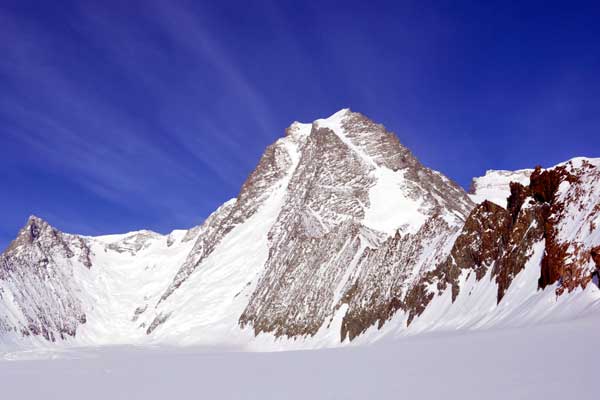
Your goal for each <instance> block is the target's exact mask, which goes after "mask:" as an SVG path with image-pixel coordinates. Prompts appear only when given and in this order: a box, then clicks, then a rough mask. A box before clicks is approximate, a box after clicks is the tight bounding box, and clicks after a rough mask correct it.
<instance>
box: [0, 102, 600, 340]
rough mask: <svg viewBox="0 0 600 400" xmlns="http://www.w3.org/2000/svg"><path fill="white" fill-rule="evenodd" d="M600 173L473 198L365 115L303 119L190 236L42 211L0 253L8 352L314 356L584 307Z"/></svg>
mask: <svg viewBox="0 0 600 400" xmlns="http://www.w3.org/2000/svg"><path fill="white" fill-rule="evenodd" d="M599 165H600V162H598V160H595V159H574V160H571V161H569V162H567V163H564V164H561V165H559V166H556V167H554V168H550V169H547V170H543V169H541V168H537V169H535V170H523V171H517V172H515V173H511V172H508V171H495V172H489V173H488V175H486V177H484V178H477V179H476V180H475V183H474V185H473V190H472V192H473V193H471V194H470V195H468V194H467V193H466V192H465V191H464V190H463V189H462V188H460V187H459V186H458V185H456V184H455V183H453V182H452V181H451V180H449V179H448V178H446V177H445V176H444V175H442V174H441V173H439V172H437V171H433V170H431V169H429V168H427V167H425V166H423V165H422V164H421V163H420V162H419V161H418V160H417V159H416V158H415V157H414V155H413V154H412V153H411V152H410V151H409V150H408V149H407V148H406V147H404V146H403V145H402V144H401V143H400V142H399V141H398V138H397V137H396V136H395V135H394V134H393V133H391V132H388V131H387V130H386V129H385V127H383V126H382V125H379V124H376V123H375V122H373V121H371V120H370V119H368V118H367V117H365V116H364V115H362V114H360V113H356V112H352V111H350V110H349V109H344V110H341V111H339V112H337V113H335V114H334V115H332V116H331V117H329V118H326V119H319V120H316V121H314V122H313V123H310V124H303V123H299V122H295V123H293V124H292V125H291V126H290V127H289V128H288V129H287V130H286V134H285V136H284V137H283V138H281V139H279V140H277V141H276V142H275V143H274V144H272V145H271V146H269V147H268V148H267V149H266V151H265V153H264V154H263V156H262V158H261V159H260V161H259V163H258V165H257V167H256V168H255V170H254V171H253V172H252V173H251V174H250V176H249V177H248V179H247V180H246V182H245V183H244V184H243V186H242V188H241V190H240V193H239V195H238V196H237V197H236V198H235V199H232V200H230V201H228V202H226V203H225V204H223V205H222V206H221V207H220V208H219V209H217V210H216V211H215V212H214V213H213V214H212V215H211V216H210V217H209V218H207V219H206V221H205V222H204V223H203V224H202V225H200V226H198V227H195V228H192V229H190V230H187V231H183V230H178V231H174V232H172V233H171V234H169V235H164V236H163V235H160V234H157V233H155V232H151V231H139V232H132V233H128V234H123V235H109V236H100V237H84V236H78V235H70V234H65V233H62V232H59V231H58V230H56V229H55V228H53V227H51V226H50V225H48V224H47V223H46V222H44V221H42V220H41V219H39V218H36V217H31V218H30V219H29V221H28V222H27V224H26V226H25V227H24V228H23V229H22V230H21V232H20V233H19V235H18V237H17V239H15V241H14V242H13V243H12V244H11V245H10V247H9V248H8V249H7V250H6V251H5V252H4V253H3V254H2V255H1V256H0V343H4V345H16V346H35V345H40V344H43V343H46V342H56V341H62V342H66V343H71V344H87V345H97V344H112V343H173V344H213V345H214V344H223V345H236V346H242V347H244V348H269V349H273V348H280V347H285V348H291V347H315V346H333V345H337V344H340V343H348V341H350V340H358V341H371V340H375V339H377V338H378V337H380V336H381V335H383V334H387V333H390V332H397V333H405V332H406V333H411V332H419V331H424V330H435V329H457V328H465V327H486V326H491V325H497V324H504V325H509V324H522V323H530V322H537V321H541V320H548V319H553V318H560V317H561V316H564V315H566V314H569V315H571V314H577V313H579V312H583V310H586V309H589V308H593V307H597V306H598V303H599V301H598V299H600V292H599V290H598V288H597V276H598V265H599V261H600V260H599V258H600V256H599V255H600V189H598V188H600V170H599ZM503 197H504V200H503ZM590 282H596V285H594V284H590ZM538 289H540V290H538Z"/></svg>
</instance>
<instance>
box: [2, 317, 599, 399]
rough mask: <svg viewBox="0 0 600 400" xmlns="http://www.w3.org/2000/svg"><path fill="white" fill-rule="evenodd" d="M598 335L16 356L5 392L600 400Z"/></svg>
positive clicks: (583, 326)
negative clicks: (286, 348)
mask: <svg viewBox="0 0 600 400" xmlns="http://www.w3.org/2000/svg"><path fill="white" fill-rule="evenodd" d="M598 332H600V315H599V314H595V315H591V316H588V317H586V318H583V319H577V320H572V321H568V322H562V323H557V324H546V325H538V326H533V327H525V328H519V329H505V330H499V329H497V330H487V331H476V332H455V333H444V334H442V333H438V334H435V335H433V334H424V335H419V336H414V337H409V338H403V339H400V340H391V339H390V340H383V341H380V342H377V343H376V344H374V345H371V346H362V347H353V348H342V349H330V350H313V351H297V352H275V353H248V352H244V353H240V352H231V351H226V350H218V351H216V350H212V351H205V350H202V349H193V350H191V349H189V348H188V349H186V350H183V349H173V350H172V349H166V348H153V349H150V348H141V347H140V348H133V347H123V348H115V347H110V348H96V349H77V350H74V349H72V350H69V351H66V352H53V353H44V352H41V351H37V352H20V353H8V354H4V355H3V357H2V358H3V361H1V362H0V381H1V390H0V392H1V393H2V398H4V399H11V398H15V399H16V398H18V399H33V398H45V399H54V398H60V399H80V398H85V399H138V398H139V399H174V398H205V399H255V398H256V399H258V398H260V399H303V400H304V399H384V398H385V399H391V398H393V399H398V398H419V399H440V398H446V399H477V400H479V399H483V398H485V399H565V398H577V399H596V398H597V396H598V385H597V382H598V370H597V368H595V366H594V365H593V362H594V360H595V358H596V355H595V350H596V349H597V346H598ZM49 358H53V359H49Z"/></svg>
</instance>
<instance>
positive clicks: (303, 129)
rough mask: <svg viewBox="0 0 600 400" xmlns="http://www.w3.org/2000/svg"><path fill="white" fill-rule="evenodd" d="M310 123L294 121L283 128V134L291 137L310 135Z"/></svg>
mask: <svg viewBox="0 0 600 400" xmlns="http://www.w3.org/2000/svg"><path fill="white" fill-rule="evenodd" d="M311 129H312V124H304V123H302V122H298V121H294V122H292V124H291V125H290V126H289V127H288V128H287V129H286V130H285V136H291V137H293V138H301V137H305V136H308V135H310V131H311Z"/></svg>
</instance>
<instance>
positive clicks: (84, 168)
mask: <svg viewBox="0 0 600 400" xmlns="http://www.w3.org/2000/svg"><path fill="white" fill-rule="evenodd" d="M252 3H253V4H252V6H248V5H247V4H248V2H245V1H240V2H237V1H230V2H226V1H219V2H214V3H213V4H210V3H209V2H207V1H201V2H175V1H162V2H160V1H156V2H153V1H142V2H139V3H137V2H133V1H97V2H85V1H73V2H67V1H57V2H50V1H37V2H28V1H24V0H18V1H7V0H0V139H1V141H0V182H1V183H2V189H1V191H0V247H4V246H5V245H7V244H8V242H9V241H10V240H11V239H12V238H13V237H14V236H15V234H16V232H17V230H18V229H19V227H20V226H22V225H23V224H24V223H25V220H26V218H27V216H28V215H29V214H32V213H34V214H37V215H39V216H41V217H43V218H45V219H47V220H48V221H50V222H51V223H52V224H54V225H55V226H57V227H59V228H60V229H62V230H65V231H68V232H78V233H84V234H102V233H114V232H123V231H128V230H134V229H141V228H150V229H154V230H157V231H160V232H168V231H170V230H171V229H173V228H177V227H189V226H192V225H195V224H198V223H200V222H201V221H202V220H203V218H205V217H206V216H207V215H208V214H209V213H210V212H211V211H213V210H214V209H215V208H216V207H217V206H218V205H220V204H221V203H222V202H223V201H225V200H227V199H229V198H231V197H234V196H236V194H237V192H238V190H239V188H240V186H241V184H242V182H243V181H244V179H245V177H246V176H247V175H248V174H249V172H250V171H251V170H252V169H253V167H254V166H255V164H256V163H257V161H258V159H259V157H260V155H261V154H262V152H263V150H264V148H265V147H266V146H267V145H268V144H270V143H271V142H273V141H274V140H275V139H276V138H278V137H279V136H282V135H283V132H284V129H285V127H287V126H288V125H289V124H290V123H291V122H292V121H294V120H299V121H303V122H308V121H312V120H314V119H317V118H320V117H325V116H328V115H330V114H332V113H334V112H335V111H337V110H338V109H340V108H344V107H350V108H351V109H353V110H355V111H361V112H363V113H365V114H366V115H368V116H369V117H371V118H373V119H375V120H376V121H378V122H381V123H383V124H384V125H386V126H387V127H388V128H389V129H390V130H393V131H394V132H396V133H397V134H398V136H399V137H400V140H401V141H402V142H403V143H404V144H405V145H407V146H408V147H409V148H411V149H412V150H413V152H414V153H415V154H416V155H417V157H418V158H419V159H420V160H421V161H422V162H423V163H424V164H426V165H427V166H430V167H432V168H435V169H437V170H440V171H442V172H443V173H445V174H446V175H448V176H450V177H451V178H453V179H454V180H456V181H457V182H459V183H460V184H461V185H463V186H465V187H468V185H469V183H470V180H471V178H472V177H473V176H477V175H481V174H483V173H484V171H485V170H486V169H517V168H525V167H532V166H534V165H536V164H542V165H545V166H549V165H552V164H555V163H558V162H560V161H563V160H566V159H568V158H571V157H574V156H579V155H586V156H596V157H597V156H600V129H599V128H600V22H599V21H600V10H599V9H598V8H597V7H596V8H595V7H594V5H593V4H594V3H592V2H590V3H588V4H583V3H577V2H575V1H569V2H560V3H556V4H555V5H554V4H550V3H549V2H539V3H537V2H524V3H527V5H515V4H516V3H517V2H499V4H492V2H473V3H466V2H456V1H451V2H435V3H428V2H426V1H415V2H404V1H391V2H378V1H360V2H356V3H354V2H352V1H344V2H334V3H326V2H323V1H319V2H284V1H272V2H264V3H263V2H252ZM505 3H515V4H513V5H508V4H505Z"/></svg>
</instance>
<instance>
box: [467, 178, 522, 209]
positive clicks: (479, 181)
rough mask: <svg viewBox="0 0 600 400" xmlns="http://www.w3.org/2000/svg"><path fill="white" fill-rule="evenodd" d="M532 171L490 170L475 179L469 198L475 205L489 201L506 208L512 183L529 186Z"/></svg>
mask: <svg viewBox="0 0 600 400" xmlns="http://www.w3.org/2000/svg"><path fill="white" fill-rule="evenodd" d="M532 173H533V170H532V169H520V170H516V171H506V170H488V171H486V173H485V175H484V176H481V177H478V178H473V181H472V183H471V189H470V190H469V197H471V200H473V202H475V203H482V202H483V201H484V200H489V201H491V202H493V203H495V204H498V205H499V206H502V207H506V199H507V198H508V196H509V195H510V182H518V183H520V184H522V185H524V186H527V185H529V177H530V176H531V174H532Z"/></svg>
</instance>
